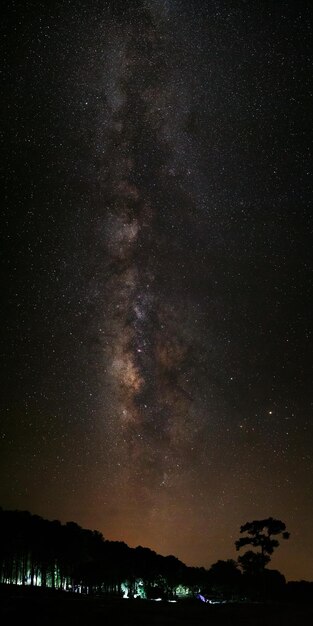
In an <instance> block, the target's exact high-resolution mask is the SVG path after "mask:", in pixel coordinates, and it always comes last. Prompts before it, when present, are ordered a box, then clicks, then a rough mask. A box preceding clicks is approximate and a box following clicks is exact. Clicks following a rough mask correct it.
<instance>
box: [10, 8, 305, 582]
mask: <svg viewBox="0 0 313 626" xmlns="http://www.w3.org/2000/svg"><path fill="white" fill-rule="evenodd" d="M125 5H126V6H125ZM199 5H201V6H199ZM309 10H310V3H309V2H306V1H304V2H301V3H299V2H296V1H295V0H292V1H291V2H287V3H283V4H281V3H277V2H270V3H268V4H267V5H266V6H263V5H262V3H261V4H260V3H259V2H256V0H252V1H249V2H247V1H246V0H240V2H239V3H233V2H224V1H223V0H214V1H213V2H203V3H198V2H196V1H195V0H190V1H188V2H187V0H134V2H131V4H130V5H128V4H127V3H125V2H122V1H120V0H115V1H113V0H112V1H111V0H107V1H100V0H90V2H87V1H86V0H77V1H76V2H74V1H73V0H67V1H66V2H64V1H63V0H60V1H59V2H58V3H56V4H54V3H52V4H51V3H39V4H38V3H37V2H35V0H30V1H29V2H27V3H26V4H25V5H23V3H12V2H5V4H4V16H5V19H4V28H5V42H6V48H5V52H4V56H3V58H4V64H3V65H4V78H5V95H4V101H3V105H4V112H5V128H4V135H3V142H2V154H1V156H2V158H1V162H2V164H3V177H4V185H5V186H4V195H3V207H4V208H3V228H2V232H1V244H2V245H1V251H2V266H3V278H4V289H3V297H2V300H3V304H4V306H3V307H2V314H1V315H2V317H1V326H2V331H3V333H2V345H1V375H2V378H1V379H2V381H3V385H2V394H1V418H0V471H1V479H0V503H1V505H2V506H3V507H4V508H6V509H19V510H32V511H34V512H36V513H37V514H39V515H40V516H42V517H44V518H48V519H55V518H58V519H60V520H61V521H62V522H65V521H66V520H71V519H73V520H75V521H76V522H77V523H78V524H79V525H80V526H82V527H83V528H97V529H99V531H100V532H102V533H103V535H104V536H105V537H106V538H108V539H110V540H121V541H125V542H126V543H127V544H128V545H130V546H135V545H139V544H143V545H146V546H147V547H150V548H151V549H152V550H155V551H156V552H158V553H159V554H174V555H175V556H177V558H179V559H181V560H182V561H183V562H184V563H187V564H189V565H191V566H196V565H198V566H200V565H203V566H204V567H209V566H210V565H211V564H212V563H214V562H216V561H217V560H218V559H229V558H230V559H231V558H236V556H237V555H236V552H235V550H234V542H235V540H236V539H238V533H239V529H240V526H241V525H242V524H244V523H245V522H246V521H249V520H255V519H256V520H258V519H263V518H265V517H267V516H272V517H274V518H277V519H281V520H283V521H284V522H285V524H286V526H287V528H288V530H289V531H290V533H291V538H290V540H289V541H288V542H286V543H284V544H283V545H281V546H280V548H279V549H278V550H277V551H275V554H274V555H273V559H272V565H271V566H272V567H273V568H275V569H278V570H279V571H281V572H282V574H284V575H285V576H286V578H287V579H288V580H297V579H300V578H301V577H302V578H305V579H308V580H313V547H312V542H311V537H312V532H313V499H312V493H313V423H312V407H313V397H312V385H311V381H312V357H311V355H312V315H311V300H312V298H311V296H312V259H311V250H312V216H313V213H312V173H311V163H312V155H311V146H312V141H311V126H312V124H311V110H312V93H313V90H312V52H311V21H310V14H309Z"/></svg>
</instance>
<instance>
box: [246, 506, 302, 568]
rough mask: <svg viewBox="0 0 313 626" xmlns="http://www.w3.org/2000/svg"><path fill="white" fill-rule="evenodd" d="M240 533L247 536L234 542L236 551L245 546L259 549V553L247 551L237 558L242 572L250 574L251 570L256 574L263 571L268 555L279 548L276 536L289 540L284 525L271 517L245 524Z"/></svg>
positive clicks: (268, 559) (268, 558)
mask: <svg viewBox="0 0 313 626" xmlns="http://www.w3.org/2000/svg"><path fill="white" fill-rule="evenodd" d="M240 533H247V536H246V537H240V539H238V540H237V541H236V542H235V546H236V550H240V549H241V548H243V547H244V546H247V545H250V546H253V547H254V548H260V552H256V553H255V552H253V551H252V550H249V551H248V552H246V553H245V554H244V555H243V556H241V557H239V558H238V562H239V563H240V564H241V566H242V568H243V570H244V571H250V572H251V571H252V570H253V569H254V570H255V571H256V572H259V571H262V570H264V568H265V566H266V565H267V564H268V563H269V562H270V560H271V558H270V555H271V554H273V552H274V549H275V548H277V547H278V546H279V541H278V540H277V539H276V537H277V536H278V535H281V537H282V539H289V537H290V533H289V532H287V531H286V524H284V522H282V521H281V520H278V519H273V518H272V517H268V518H267V519H263V520H254V521H253V522H247V523H246V524H244V525H243V526H241V527H240Z"/></svg>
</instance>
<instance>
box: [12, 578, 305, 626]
mask: <svg viewBox="0 0 313 626" xmlns="http://www.w3.org/2000/svg"><path fill="white" fill-rule="evenodd" d="M19 623H21V624H24V623H30V624H32V626H39V625H40V626H52V625H53V626H65V625H69V626H82V625H86V626H98V625H99V626H100V624H101V625H102V626H105V625H111V624H112V626H137V625H138V626H159V625H160V626H178V625H179V626H187V624H188V625H190V626H204V625H207V626H237V625H238V626H306V625H308V626H309V625H310V624H313V606H301V605H280V604H277V605H262V604H224V605H213V606H212V605H211V606H210V605H205V604H202V603H200V602H198V601H196V600H195V601H193V600H190V601H189V600H182V601H180V602H177V604H170V603H167V602H153V601H145V600H118V599H116V600H115V599H107V598H95V597H86V596H79V595H74V594H66V593H62V592H52V591H47V590H42V589H29V588H27V589H22V588H20V587H12V586H11V587H9V586H7V587H6V586H2V588H1V590H0V624H1V626H6V625H8V626H12V625H15V624H19Z"/></svg>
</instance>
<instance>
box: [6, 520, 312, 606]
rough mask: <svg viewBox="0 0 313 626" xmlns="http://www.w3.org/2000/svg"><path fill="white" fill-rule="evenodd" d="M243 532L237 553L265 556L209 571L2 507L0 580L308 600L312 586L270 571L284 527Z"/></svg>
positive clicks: (164, 594) (217, 597)
mask: <svg viewBox="0 0 313 626" xmlns="http://www.w3.org/2000/svg"><path fill="white" fill-rule="evenodd" d="M240 532H241V533H247V534H246V536H243V537H241V538H240V539H239V540H237V541H236V544H235V545H236V548H237V549H238V550H239V549H241V548H242V547H244V546H246V545H247V546H252V547H253V548H257V549H258V548H260V551H256V552H252V551H251V550H249V551H248V552H246V553H245V555H246V558H244V556H245V555H243V556H241V557H239V558H238V561H237V562H236V561H234V560H233V559H229V560H226V561H223V560H219V561H217V563H214V564H213V565H212V566H211V568H210V569H205V568H204V567H188V566H187V565H185V564H184V563H183V562H182V561H180V560H179V559H178V558H176V557H175V556H172V555H170V556H161V555H160V554H157V553H156V552H154V551H153V550H150V549H149V548H144V547H142V546H138V547H136V548H130V547H129V546H128V545H127V544H125V543H124V542H122V541H108V540H106V539H104V537H103V535H102V534H101V533H100V532H98V531H95V530H88V529H84V528H81V527H80V526H79V525H78V524H76V523H75V522H67V523H66V524H61V522H59V521H58V520H54V521H48V520H46V519H43V518H41V517H39V516H38V515H32V514H31V513H29V512H28V511H6V510H3V509H0V582H1V583H2V585H18V586H22V587H32V588H35V587H41V588H46V589H48V588H50V589H52V590H63V591H67V592H72V593H80V594H89V595H94V596H99V595H103V596H110V597H116V598H122V597H124V598H126V597H127V598H143V599H150V600H153V599H157V598H160V599H162V600H179V599H183V598H195V599H197V600H202V601H205V602H209V603H212V604H213V603H224V602H251V601H284V600H285V599H287V598H288V601H294V602H297V601H298V602H302V603H303V602H306V601H307V602H308V601H309V598H310V597H311V594H312V591H313V583H308V582H303V581H301V582H289V583H286V581H285V578H284V576H283V575H282V574H281V573H280V572H278V571H277V570H271V569H267V568H266V565H267V564H268V562H269V560H270V555H271V554H272V553H273V551H274V549H276V548H277V547H278V546H279V542H278V539H277V537H279V538H283V539H288V538H289V533H288V532H287V531H286V528H285V524H284V523H283V522H281V521H280V520H274V519H273V518H267V519H265V520H258V521H254V522H248V523H247V524H245V525H243V526H242V527H241V529H240ZM251 555H254V556H252V557H251Z"/></svg>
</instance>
